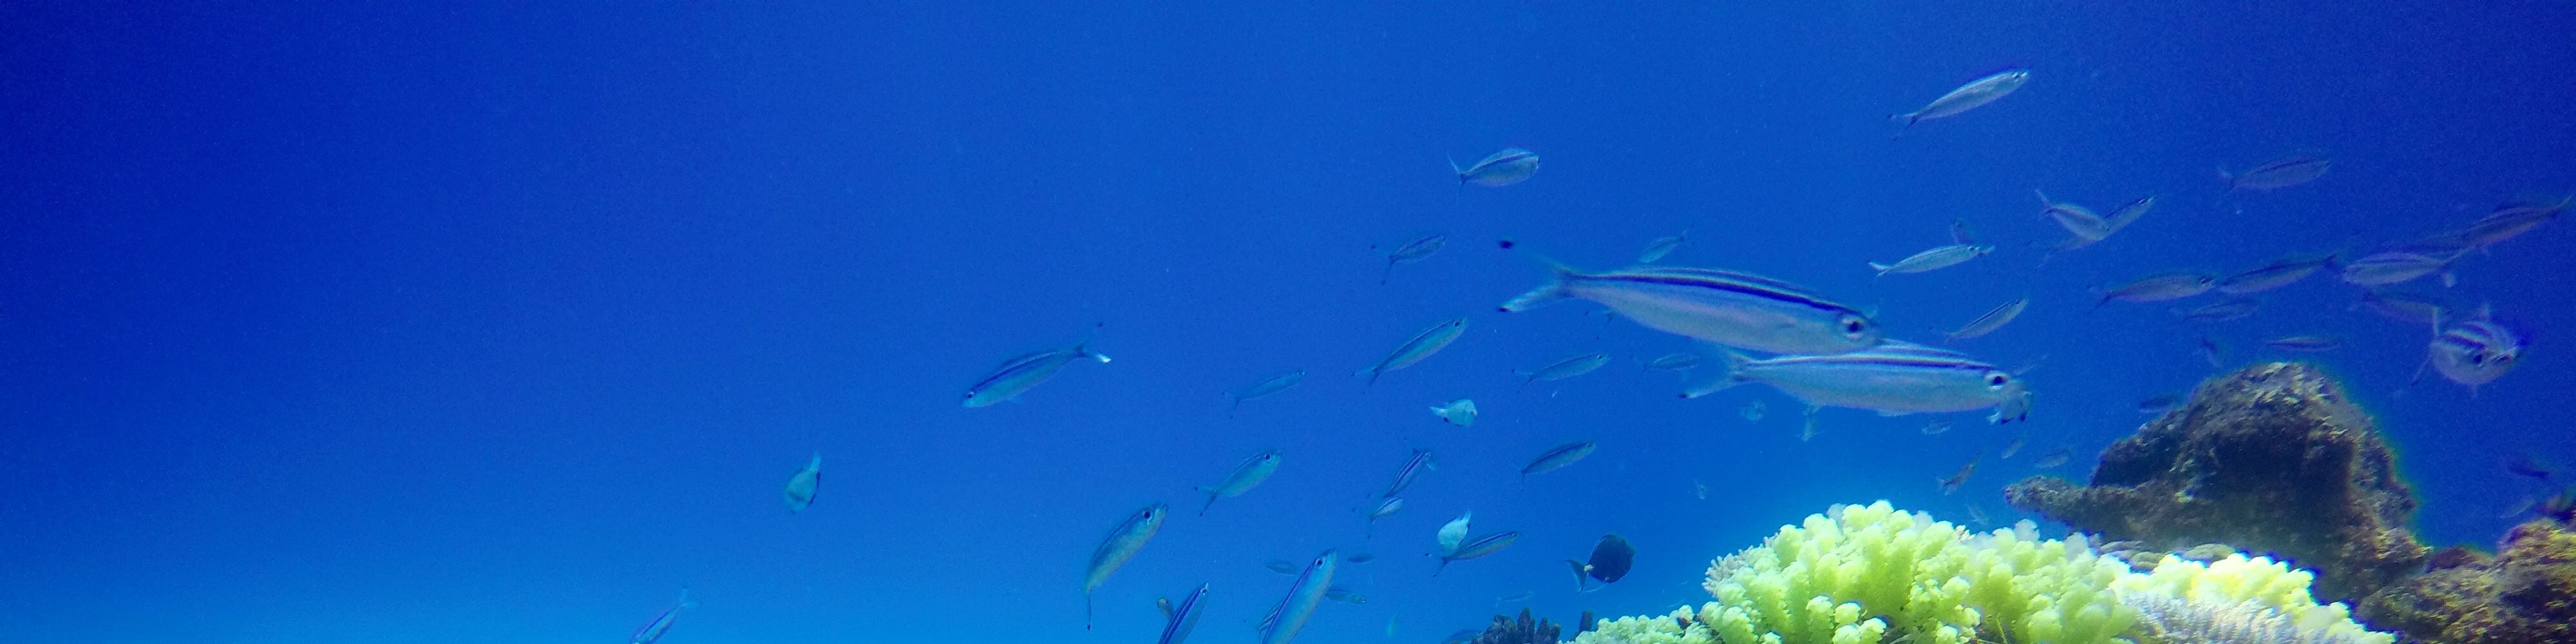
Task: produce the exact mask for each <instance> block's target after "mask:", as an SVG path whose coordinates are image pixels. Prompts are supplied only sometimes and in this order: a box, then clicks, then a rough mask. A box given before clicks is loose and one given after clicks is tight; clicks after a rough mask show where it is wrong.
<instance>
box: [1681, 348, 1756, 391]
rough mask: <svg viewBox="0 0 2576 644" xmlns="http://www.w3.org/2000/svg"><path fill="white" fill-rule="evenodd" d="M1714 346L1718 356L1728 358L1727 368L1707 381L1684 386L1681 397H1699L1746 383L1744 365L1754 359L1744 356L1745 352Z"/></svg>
mask: <svg viewBox="0 0 2576 644" xmlns="http://www.w3.org/2000/svg"><path fill="white" fill-rule="evenodd" d="M1712 348H1716V350H1717V353H1718V356H1719V357H1721V358H1724V359H1725V360H1726V362H1725V366H1726V368H1725V370H1724V371H1723V372H1721V373H1719V374H1718V375H1716V376H1714V377H1711V378H1709V379H1708V380H1707V381H1705V382H1700V383H1696V384H1691V385H1688V386H1685V387H1683V388H1682V395H1681V397H1683V398H1698V397H1700V396H1706V395H1709V394H1713V393H1717V392H1719V391H1724V390H1726V388H1728V387H1733V386H1736V385H1740V384H1744V365H1746V364H1748V363H1751V362H1753V359H1752V358H1747V357H1744V354H1741V353H1736V352H1734V351H1732V350H1728V349H1725V348H1719V347H1712Z"/></svg>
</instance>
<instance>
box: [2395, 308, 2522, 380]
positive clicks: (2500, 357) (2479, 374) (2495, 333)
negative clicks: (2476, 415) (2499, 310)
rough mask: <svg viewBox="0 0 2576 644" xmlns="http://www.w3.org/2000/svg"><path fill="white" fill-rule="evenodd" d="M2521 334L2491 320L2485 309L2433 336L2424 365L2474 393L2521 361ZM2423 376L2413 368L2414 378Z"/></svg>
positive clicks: (2420, 371)
mask: <svg viewBox="0 0 2576 644" xmlns="http://www.w3.org/2000/svg"><path fill="white" fill-rule="evenodd" d="M2521 358H2522V336H2521V334H2517V333H2514V332H2513V329H2510V328H2507V327H2505V326H2504V325H2503V324H2499V323H2497V322H2496V321H2495V316H2494V315H2493V314H2491V313H2489V312H2488V311H2487V310H2486V309H2483V308H2481V309H2479V310H2478V314H2477V315H2476V316H2475V317H2471V318H2469V319H2467V320H2462V321H2461V322H2460V323H2459V324H2455V325H2452V326H2451V328H2448V329H2444V330H2442V333H2441V334H2439V335H2436V336H2433V342H2432V343H2431V344H2430V345H2429V347H2428V348H2427V349H2426V351H2425V358H2424V366H2425V367H2430V368H2432V369H2433V370H2434V371H2436V372H2440V373H2441V374H2442V377H2443V378H2448V379H2450V381H2451V382H2456V383H2460V384H2462V385H2466V386H2468V388H2469V395H2470V396H2471V397H2475V396H2477V395H2478V387H2479V386H2481V385H2485V384H2487V383H2490V382H2495V380H2496V379H2497V378H2501V377H2504V374H2505V372H2507V371H2512V370H2513V366H2514V365H2515V364H2517V363H2519V362H2521ZM2423 377H2424V368H2423V367H2418V368H2417V369H2416V370H2415V378H2416V379H2417V380H2421V379H2423Z"/></svg>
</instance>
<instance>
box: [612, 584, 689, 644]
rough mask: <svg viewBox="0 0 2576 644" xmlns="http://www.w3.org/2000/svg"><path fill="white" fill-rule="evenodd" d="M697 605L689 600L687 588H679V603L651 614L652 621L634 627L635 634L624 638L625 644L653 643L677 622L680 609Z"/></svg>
mask: <svg viewBox="0 0 2576 644" xmlns="http://www.w3.org/2000/svg"><path fill="white" fill-rule="evenodd" d="M697 605H698V603H697V602H693V601H689V589H686V588H682V589H680V603H677V604H673V605H671V608H670V609H669V610H665V611H662V614H660V615H655V616H653V621H650V622H645V623H644V626H643V627H641V628H637V629H635V634H634V635H633V636H630V637H628V638H626V642H627V644H653V643H654V642H656V641H660V640H661V639H662V636H663V635H665V634H668V633H670V632H671V625H672V624H676V623H679V621H680V610H681V609H685V608H690V607H694V606H697Z"/></svg>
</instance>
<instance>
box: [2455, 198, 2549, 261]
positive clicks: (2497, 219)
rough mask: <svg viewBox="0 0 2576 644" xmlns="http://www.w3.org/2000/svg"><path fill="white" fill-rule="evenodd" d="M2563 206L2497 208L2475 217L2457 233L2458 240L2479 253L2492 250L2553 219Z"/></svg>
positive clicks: (2536, 205) (2537, 205) (2534, 203)
mask: <svg viewBox="0 0 2576 644" xmlns="http://www.w3.org/2000/svg"><path fill="white" fill-rule="evenodd" d="M2567 204H2568V202H2567V201H2565V200H2561V201H2559V202H2558V203H2536V202H2523V203H2509V204H2505V205H2502V206H2497V207H2496V209H2495V210H2494V211H2492V212H2488V213H2487V215H2486V216H2484V217H2479V218H2478V220H2477V222H2476V223H2472V224H2469V227H2468V229H2467V230H2463V231H2460V239H2461V240H2462V241H2465V242H2467V243H2468V245H2469V246H2471V247H2475V248H2479V249H2484V248H2486V247H2488V246H2494V245H2496V244H2497V243H2500V242H2503V241H2504V240H2507V239H2512V238H2514V237H2516V236H2519V235H2521V234H2523V233H2527V232H2531V229H2533V228H2539V227H2540V225H2541V224H2546V223H2549V221H2550V220H2552V219H2557V218H2558V213H2561V212H2565V211H2566V210H2567Z"/></svg>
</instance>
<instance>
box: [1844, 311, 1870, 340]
mask: <svg viewBox="0 0 2576 644" xmlns="http://www.w3.org/2000/svg"><path fill="white" fill-rule="evenodd" d="M1842 325H1843V335H1845V336H1849V337H1859V336H1860V335H1861V334H1863V333H1868V332H1869V318H1864V317H1861V316H1857V315H1850V314H1845V315H1843V318H1842Z"/></svg>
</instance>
